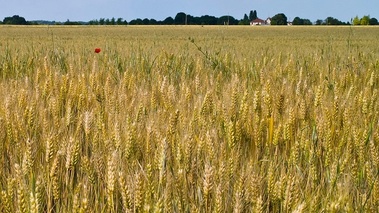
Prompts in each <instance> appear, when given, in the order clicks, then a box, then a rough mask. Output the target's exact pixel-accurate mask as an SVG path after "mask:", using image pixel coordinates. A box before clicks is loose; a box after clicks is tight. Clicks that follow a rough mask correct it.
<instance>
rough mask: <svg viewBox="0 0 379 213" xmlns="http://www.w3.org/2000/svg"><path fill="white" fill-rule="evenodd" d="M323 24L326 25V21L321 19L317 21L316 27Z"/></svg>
mask: <svg viewBox="0 0 379 213" xmlns="http://www.w3.org/2000/svg"><path fill="white" fill-rule="evenodd" d="M323 23H324V21H323V20H321V19H317V20H316V25H322V24H323Z"/></svg>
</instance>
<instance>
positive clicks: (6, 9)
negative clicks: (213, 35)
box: [0, 0, 379, 22]
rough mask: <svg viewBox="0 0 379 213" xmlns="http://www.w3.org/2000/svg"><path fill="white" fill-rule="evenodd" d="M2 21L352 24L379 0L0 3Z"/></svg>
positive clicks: (377, 12)
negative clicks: (195, 19) (280, 18)
mask: <svg viewBox="0 0 379 213" xmlns="http://www.w3.org/2000/svg"><path fill="white" fill-rule="evenodd" d="M0 5H1V7H0V20H2V19H4V17H8V16H13V15H19V16H22V17H24V18H25V19H26V20H27V21H32V20H49V21H66V20H70V21H90V20H93V19H100V18H112V17H115V18H123V19H124V20H127V21H130V20H132V19H136V18H142V19H143V18H149V19H151V18H153V19H156V20H164V19H165V18H167V17H169V16H171V17H173V18H174V17H175V15H176V14H177V13H178V12H184V13H187V14H190V15H192V16H201V15H212V16H216V17H220V16H223V15H231V16H233V17H234V18H236V19H242V18H243V15H244V14H245V13H246V14H247V15H249V12H250V10H256V11H257V14H258V17H259V18H261V19H266V18H267V17H272V16H274V15H275V14H278V13H284V14H285V15H286V16H287V18H288V20H293V19H294V18H295V17H296V16H298V17H300V18H307V19H310V20H311V21H316V20H317V19H326V18H327V17H329V16H331V17H334V18H337V19H339V20H341V21H345V22H346V21H350V20H351V18H354V17H355V16H358V17H362V16H363V15H370V17H375V18H377V19H379V0H318V1H316V0H286V1H280V0H249V1H248V0H240V1H232V0H65V1H62V0H0Z"/></svg>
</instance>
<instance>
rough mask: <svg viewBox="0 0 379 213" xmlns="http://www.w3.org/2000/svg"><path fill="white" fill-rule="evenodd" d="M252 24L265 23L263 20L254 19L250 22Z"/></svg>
mask: <svg viewBox="0 0 379 213" xmlns="http://www.w3.org/2000/svg"><path fill="white" fill-rule="evenodd" d="M251 22H253V23H265V21H264V20H262V19H260V18H257V19H254V20H253V21H251Z"/></svg>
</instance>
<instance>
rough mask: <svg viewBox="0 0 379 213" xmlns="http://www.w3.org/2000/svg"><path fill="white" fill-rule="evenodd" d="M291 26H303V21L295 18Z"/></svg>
mask: <svg viewBox="0 0 379 213" xmlns="http://www.w3.org/2000/svg"><path fill="white" fill-rule="evenodd" d="M292 24H293V25H303V24H304V20H303V19H301V18H299V17H295V18H294V19H293V21H292Z"/></svg>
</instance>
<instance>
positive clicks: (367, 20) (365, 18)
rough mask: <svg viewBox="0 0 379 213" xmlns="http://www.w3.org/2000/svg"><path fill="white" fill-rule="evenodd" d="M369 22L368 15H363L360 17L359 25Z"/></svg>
mask: <svg viewBox="0 0 379 213" xmlns="http://www.w3.org/2000/svg"><path fill="white" fill-rule="evenodd" d="M369 22H370V16H363V17H362V18H361V25H368V24H369Z"/></svg>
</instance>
